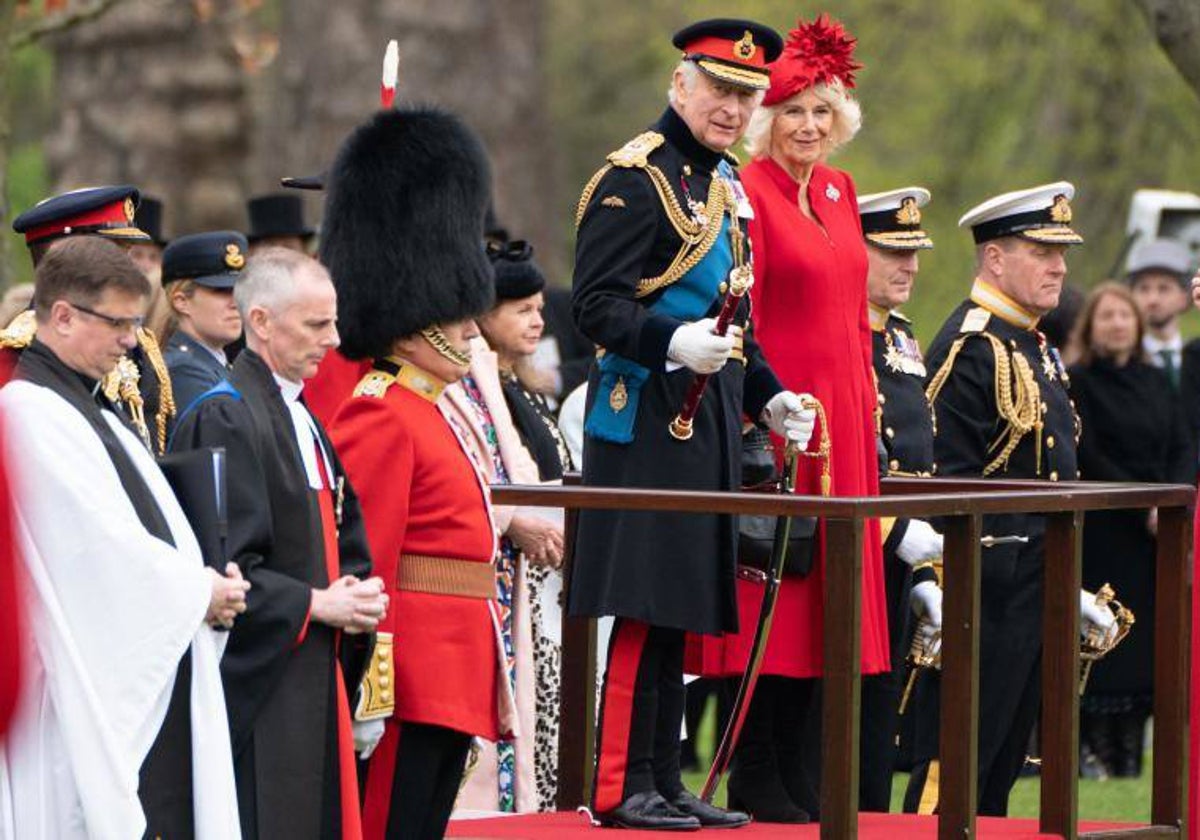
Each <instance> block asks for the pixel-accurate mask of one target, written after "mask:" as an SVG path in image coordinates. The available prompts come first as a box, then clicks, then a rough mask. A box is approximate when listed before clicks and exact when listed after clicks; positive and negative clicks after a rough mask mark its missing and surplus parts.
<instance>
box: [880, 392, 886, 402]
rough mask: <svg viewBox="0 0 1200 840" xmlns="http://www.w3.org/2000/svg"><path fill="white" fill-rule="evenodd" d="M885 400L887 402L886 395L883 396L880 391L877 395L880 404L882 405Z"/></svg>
mask: <svg viewBox="0 0 1200 840" xmlns="http://www.w3.org/2000/svg"><path fill="white" fill-rule="evenodd" d="M885 402H887V397H886V396H884V395H883V394H882V393H881V394H880V395H879V404H880V405H883V404H884V403H885Z"/></svg>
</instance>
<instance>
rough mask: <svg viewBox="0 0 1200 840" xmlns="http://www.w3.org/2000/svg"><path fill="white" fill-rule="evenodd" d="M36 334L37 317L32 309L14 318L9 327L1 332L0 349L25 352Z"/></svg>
mask: <svg viewBox="0 0 1200 840" xmlns="http://www.w3.org/2000/svg"><path fill="white" fill-rule="evenodd" d="M36 332H37V316H35V315H34V313H33V310H32V309H26V310H25V311H24V312H22V313H20V314H19V315H17V317H15V318H13V319H12V320H11V321H10V322H9V323H8V326H7V327H5V328H4V329H3V330H0V347H4V348H7V349H9V350H24V349H25V348H26V347H28V346H29V344H30V342H32V341H33V336H34V333H36Z"/></svg>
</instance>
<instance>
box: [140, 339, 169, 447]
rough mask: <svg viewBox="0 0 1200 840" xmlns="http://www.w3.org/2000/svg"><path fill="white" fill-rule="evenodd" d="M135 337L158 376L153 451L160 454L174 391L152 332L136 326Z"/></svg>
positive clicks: (165, 440)
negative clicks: (154, 445)
mask: <svg viewBox="0 0 1200 840" xmlns="http://www.w3.org/2000/svg"><path fill="white" fill-rule="evenodd" d="M137 339H138V344H140V345H141V347H142V352H143V353H145V354H146V361H147V362H149V363H150V367H151V368H153V369H154V375H155V376H156V377H158V413H157V414H155V415H154V435H155V439H156V443H158V448H157V449H156V450H155V452H157V453H158V454H160V455H161V454H164V453H165V452H166V451H167V424H168V423H169V422H170V421H171V418H173V417H174V416H175V410H176V407H175V391H174V390H173V389H172V387H171V374H170V372H169V371H168V370H167V363H166V360H165V359H163V355H162V350H161V349H160V348H159V346H158V339H157V338H155V337H154V333H152V332H150V330H148V329H146V328H145V327H138V331H137Z"/></svg>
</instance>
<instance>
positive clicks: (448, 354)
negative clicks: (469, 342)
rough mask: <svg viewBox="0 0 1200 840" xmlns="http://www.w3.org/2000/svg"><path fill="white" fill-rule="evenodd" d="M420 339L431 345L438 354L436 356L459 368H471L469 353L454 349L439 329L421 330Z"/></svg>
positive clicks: (427, 328) (428, 328)
mask: <svg viewBox="0 0 1200 840" xmlns="http://www.w3.org/2000/svg"><path fill="white" fill-rule="evenodd" d="M421 337H422V338H424V339H425V340H426V341H428V342H429V343H430V344H431V345H433V349H434V350H436V351H437V352H438V355H439V356H441V357H442V358H443V359H446V360H447V361H449V362H452V363H453V364H456V365H458V366H459V367H462V368H465V367H470V366H471V353H470V351H468V352H466V353H464V352H463V351H462V350H458V349H457V348H455V346H454V345H453V344H451V343H450V339H448V338H446V334H445V333H444V332H442V330H441V328H440V327H426V328H425V329H423V330H421Z"/></svg>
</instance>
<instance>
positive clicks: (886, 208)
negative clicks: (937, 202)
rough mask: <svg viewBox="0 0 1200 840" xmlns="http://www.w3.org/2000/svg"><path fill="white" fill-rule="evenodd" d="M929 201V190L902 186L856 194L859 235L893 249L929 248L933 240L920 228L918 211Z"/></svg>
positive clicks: (873, 242)
mask: <svg viewBox="0 0 1200 840" xmlns="http://www.w3.org/2000/svg"><path fill="white" fill-rule="evenodd" d="M928 203H929V190H927V189H925V188H924V187H903V188H901V189H898V190H889V191H888V192H880V193H871V194H870V195H860V196H859V197H858V215H859V218H860V219H862V229H863V236H864V237H865V238H866V240H867V241H868V242H870V243H871V244H872V245H878V246H879V247H880V248H888V249H891V250H896V251H913V250H916V249H918V248H921V249H924V248H932V247H933V240H932V239H930V238H929V234H928V233H926V232H925V231H924V230H922V229H921V210H920V208H922V207H924V206H925V205H926V204H928Z"/></svg>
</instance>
